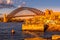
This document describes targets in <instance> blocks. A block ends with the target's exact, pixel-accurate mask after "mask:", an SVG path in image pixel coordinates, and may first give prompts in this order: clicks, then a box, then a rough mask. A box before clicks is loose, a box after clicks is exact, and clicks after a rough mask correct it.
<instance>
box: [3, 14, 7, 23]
mask: <svg viewBox="0 0 60 40" xmlns="http://www.w3.org/2000/svg"><path fill="white" fill-rule="evenodd" d="M3 22H7V15H6V14H4V17H3Z"/></svg>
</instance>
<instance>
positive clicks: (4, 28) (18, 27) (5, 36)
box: [0, 22, 60, 40]
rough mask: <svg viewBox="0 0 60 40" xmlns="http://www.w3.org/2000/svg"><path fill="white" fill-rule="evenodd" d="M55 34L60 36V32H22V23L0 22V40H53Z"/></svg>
mask: <svg viewBox="0 0 60 40" xmlns="http://www.w3.org/2000/svg"><path fill="white" fill-rule="evenodd" d="M12 29H13V30H15V34H14V35H12V34H11V30H12ZM54 34H58V35H60V32H45V33H44V32H40V31H22V23H21V22H20V23H19V22H13V23H12V22H8V23H3V22H0V40H24V39H25V38H35V37H42V38H45V39H49V40H51V36H52V35H54Z"/></svg>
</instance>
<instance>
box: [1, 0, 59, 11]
mask: <svg viewBox="0 0 60 40" xmlns="http://www.w3.org/2000/svg"><path fill="white" fill-rule="evenodd" d="M12 2H13V5H14V6H16V7H20V6H24V7H25V6H26V7H33V8H37V9H39V10H45V9H52V10H54V11H60V0H12ZM0 10H2V9H0ZM4 10H6V9H4ZM4 10H2V11H4ZM7 11H8V10H7ZM9 11H10V9H9ZM0 12H1V11H0Z"/></svg>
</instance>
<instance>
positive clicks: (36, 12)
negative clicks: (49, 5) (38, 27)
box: [4, 7, 44, 21]
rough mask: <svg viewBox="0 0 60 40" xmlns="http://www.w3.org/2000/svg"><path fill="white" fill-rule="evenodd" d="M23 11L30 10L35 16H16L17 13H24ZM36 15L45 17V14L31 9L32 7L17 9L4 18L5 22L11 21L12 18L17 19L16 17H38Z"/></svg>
mask: <svg viewBox="0 0 60 40" xmlns="http://www.w3.org/2000/svg"><path fill="white" fill-rule="evenodd" d="M23 10H28V11H31V12H33V13H34V14H35V15H32V14H31V15H19V16H15V15H16V14H17V13H19V12H21V11H23ZM36 15H44V12H42V11H40V10H38V9H36V8H30V7H20V8H17V9H15V10H13V11H12V12H11V13H9V14H8V15H7V16H6V15H5V16H4V21H6V20H7V21H9V20H10V19H11V18H15V17H29V16H36Z"/></svg>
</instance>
